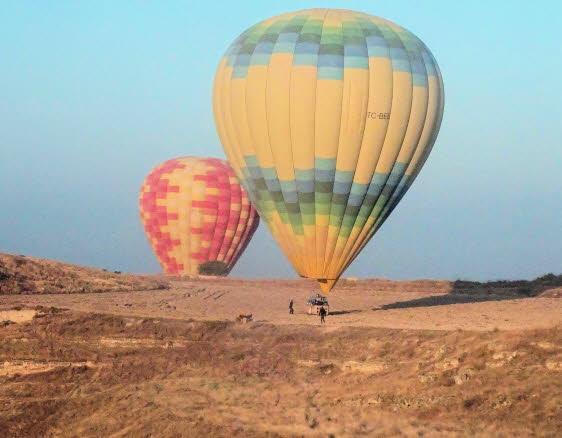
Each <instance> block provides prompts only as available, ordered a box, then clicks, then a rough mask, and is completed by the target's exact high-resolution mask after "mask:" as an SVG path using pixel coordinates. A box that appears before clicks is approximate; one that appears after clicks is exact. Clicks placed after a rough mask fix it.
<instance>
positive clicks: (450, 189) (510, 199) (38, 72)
mask: <svg viewBox="0 0 562 438" xmlns="http://www.w3.org/2000/svg"><path fill="white" fill-rule="evenodd" d="M310 7H339V8H347V9H356V10H360V11H363V12H366V13H370V14H373V15H379V16H381V17H384V18H387V19H390V20H392V21H394V22H396V23H398V24H400V25H401V26H404V27H406V28H408V29H409V30H411V31H412V32H414V33H415V34H416V35H417V36H418V37H420V38H421V39H422V40H423V41H424V42H425V43H426V44H427V45H428V46H429V48H430V49H431V50H432V52H433V54H434V55H435V57H436V59H437V61H438V63H439V65H440V67H441V70H442V72H443V77H444V81H445V90H446V104H445V116H444V120H443V125H442V128H441V133H440V135H439V137H438V140H437V143H436V146H435V148H434V151H433V153H432V155H431V156H430V158H429V160H428V162H427V163H426V165H425V167H424V169H423V171H422V172H421V174H420V176H419V178H418V180H417V181H416V183H415V184H414V186H413V187H412V189H411V190H410V192H409V193H408V194H407V195H406V197H405V198H404V199H403V200H402V202H401V204H400V205H399V206H398V208H397V209H396V210H395V211H394V213H393V214H392V216H391V217H390V218H389V219H388V220H387V222H386V224H385V225H384V226H383V228H382V229H381V230H380V231H379V232H378V233H377V235H376V236H375V237H374V239H373V240H371V242H370V243H369V245H368V246H367V248H365V250H364V251H363V252H362V253H361V255H360V256H359V258H358V259H357V260H356V261H355V263H354V264H353V265H352V266H351V268H350V269H349V270H348V272H347V273H346V274H344V275H347V276H360V277H389V278H394V279H405V278H422V277H423V278H449V279H455V278H471V279H497V278H531V277H535V276H537V275H539V274H542V273H545V272H551V271H552V272H561V271H562V144H561V142H562V104H561V99H562V80H561V73H560V72H561V71H562V50H561V43H560V29H561V28H562V19H561V17H562V5H561V4H560V3H559V2H557V1H541V2H529V1H508V0H503V1H494V2H484V1H463V2H451V1H399V0H395V1H391V2H389V1H345V2H344V1H339V2H338V1H324V2H321V3H318V2H309V1H287V0H285V1H267V2H266V1H247V2H244V1H237V2H204V1H171V0H167V1H138V0H137V1H132V0H131V1H115V0H111V1H76V0H72V1H71V0H68V1H62V0H61V1H43V0H36V1H31V0H28V1H25V0H13V1H12V0H2V1H1V2H0V53H1V58H2V62H1V68H0V202H1V204H0V251H2V252H12V253H18V254H19V253H23V254H28V255H33V256H37V257H46V258H52V259H58V260H63V261H68V262H73V263H78V264H84V265H90V266H95V267H103V268H109V269H120V270H123V271H130V272H157V271H158V270H159V265H158V263H157V261H156V259H155V257H154V256H153V254H152V251H151V249H150V247H149V245H148V242H147V241H146V238H145V236H144V232H143V230H142V226H141V224H140V221H139V218H138V209H137V193H138V189H139V187H140V185H141V183H142V180H143V178H144V177H145V175H146V174H147V173H148V172H149V171H150V170H151V169H152V167H154V165H156V164H158V163H159V162H161V161H164V160H167V159H169V158H174V157H178V156H184V155H200V156H216V157H224V153H223V151H222V148H221V146H220V144H219V140H218V137H217V135H216V133H215V127H214V122H213V117H212V111H211V86H212V80H213V76H214V72H215V68H216V66H217V64H218V62H219V59H220V57H221V55H222V54H223V52H224V50H225V49H226V47H227V46H228V45H229V44H230V42H231V41H232V40H233V39H234V38H235V37H236V36H237V35H238V34H239V33H240V32H242V31H243V30H244V29H246V28H247V27H249V26H250V25H252V24H254V23H256V22H257V21H260V20H262V19H265V18H267V17H269V16H272V15H276V14H279V13H283V12H289V11H292V10H298V9H305V8H310ZM258 255H259V258H257V257H258ZM256 258H257V260H259V264H256V265H255V266H254V265H253V262H254V261H255V260H256ZM233 275H236V276H251V277H254V276H269V277H287V276H294V273H293V270H292V268H291V266H290V265H289V264H288V262H286V261H285V259H284V257H283V255H282V254H281V252H280V251H279V250H278V248H277V246H276V244H275V242H274V241H273V240H272V239H271V238H270V237H269V234H268V232H267V230H266V229H265V227H264V226H260V229H259V231H258V232H257V233H256V235H255V237H254V239H253V241H252V242H251V244H250V246H249V248H248V249H247V251H246V254H245V255H244V256H243V257H242V259H241V260H240V262H239V264H238V266H237V267H236V268H235V270H234V271H233Z"/></svg>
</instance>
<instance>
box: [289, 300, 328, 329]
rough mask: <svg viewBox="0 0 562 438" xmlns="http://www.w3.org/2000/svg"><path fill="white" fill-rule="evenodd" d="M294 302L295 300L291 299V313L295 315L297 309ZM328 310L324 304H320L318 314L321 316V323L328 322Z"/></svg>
mask: <svg viewBox="0 0 562 438" xmlns="http://www.w3.org/2000/svg"><path fill="white" fill-rule="evenodd" d="M293 305H294V303H293V300H291V301H289V315H293V314H294V313H295V309H294V307H293ZM327 314H328V312H327V311H326V309H325V308H324V306H320V310H319V311H318V315H319V316H320V324H324V323H325V322H326V315H327Z"/></svg>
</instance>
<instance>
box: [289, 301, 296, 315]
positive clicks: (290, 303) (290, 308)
mask: <svg viewBox="0 0 562 438" xmlns="http://www.w3.org/2000/svg"><path fill="white" fill-rule="evenodd" d="M293 313H295V311H294V310H293V300H291V301H290V302H289V315H292V314H293Z"/></svg>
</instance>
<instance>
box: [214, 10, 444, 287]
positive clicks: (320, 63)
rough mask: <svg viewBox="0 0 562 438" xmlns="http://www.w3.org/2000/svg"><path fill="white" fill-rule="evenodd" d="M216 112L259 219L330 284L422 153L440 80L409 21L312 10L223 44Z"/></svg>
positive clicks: (437, 105) (301, 264) (436, 111)
mask: <svg viewBox="0 0 562 438" xmlns="http://www.w3.org/2000/svg"><path fill="white" fill-rule="evenodd" d="M213 110H214V114H215V122H216V125H217V129H218V132H219V136H220V139H221V142H222V145H223V148H224V150H225V152H226V154H227V156H228V160H229V161H230V164H231V165H232V167H233V168H234V171H235V172H236V175H237V176H238V178H239V179H240V181H241V182H242V184H243V186H244V187H245V189H246V191H247V192H248V194H249V196H250V198H251V200H252V202H253V203H254V205H255V206H256V208H257V210H258V212H259V213H260V216H261V218H262V219H263V220H264V221H265V223H266V224H267V226H268V228H269V229H270V230H271V232H272V233H273V235H274V237H275V239H276V240H277V242H278V243H279V245H280V246H281V248H282V249H283V251H284V253H285V255H286V256H287V257H288V258H289V260H290V261H291V263H292V264H293V266H294V267H295V269H296V270H297V272H298V273H299V274H300V275H301V276H303V277H309V278H315V279H318V281H319V282H320V285H321V287H322V289H323V290H324V291H329V290H330V289H331V288H332V287H333V286H334V284H335V283H336V281H337V279H338V278H339V277H340V275H341V274H342V272H343V271H344V270H345V269H346V268H347V266H349V264H350V263H351V262H352V261H353V260H354V259H355V257H356V256H357V254H358V253H359V252H360V251H361V249H362V248H363V247H364V246H365V244H366V243H367V242H368V241H369V239H370V238H371V237H372V236H373V234H374V233H375V232H376V231H377V230H378V229H379V228H380V226H381V225H382V223H383V222H384V221H385V219H386V218H387V217H388V215H389V214H390V213H391V212H392V210H393V209H394V207H396V205H397V204H398V202H399V201H400V199H401V198H402V197H403V196H404V194H405V193H406V191H407V190H408V188H409V187H410V185H411V184H412V182H413V181H414V179H415V177H416V176H417V174H418V172H419V171H420V169H421V167H422V166H423V164H424V162H425V160H426V159H427V157H428V155H429V152H430V151H431V148H432V146H433V143H434V142H435V138H436V136H437V133H438V131H439V126H440V124H441V118H442V115H443V82H442V80H441V75H440V72H439V68H438V66H437V63H436V61H435V59H434V58H433V55H432V54H431V52H430V51H429V49H428V48H427V47H426V46H425V44H424V43H423V42H422V41H420V40H419V39H418V38H417V37H416V36H415V35H413V34H412V33H410V32H409V31H407V30H406V29H404V28H402V27H400V26H398V25H396V24H394V23H392V22H390V21H387V20H384V19H382V18H379V17H374V16H372V15H367V14H364V13H361V12H355V11H348V10H339V9H309V10H303V11H298V12H292V13H288V14H283V15H279V16H277V17H273V18H270V19H268V20H265V21H262V22H261V23H258V24H256V25H255V26H253V27H251V28H249V29H248V30H246V31H245V32H244V33H242V34H241V35H240V36H239V37H238V38H237V39H236V40H235V41H234V42H233V43H232V45H231V46H230V47H229V49H228V50H227V52H226V54H225V55H224V57H223V59H222V60H221V62H220V65H219V67H218V70H217V73H216V77H215V83H214V91H213Z"/></svg>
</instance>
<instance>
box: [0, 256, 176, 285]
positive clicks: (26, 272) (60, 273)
mask: <svg viewBox="0 0 562 438" xmlns="http://www.w3.org/2000/svg"><path fill="white" fill-rule="evenodd" d="M167 287H168V286H167V283H166V282H165V281H163V279H161V278H159V279H156V278H152V277H150V276H140V275H127V274H119V273H115V272H108V271H105V270H102V269H93V268H86V267H83V266H76V265H71V264H68V263H61V262H56V261H51V260H43V259H36V258H33V257H26V256H15V255H10V254H2V253H0V295H3V294H4V295H9V294H36V293H38V294H42V293H84V292H107V291H131V290H141V289H145V290H147V289H163V288H167Z"/></svg>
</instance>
